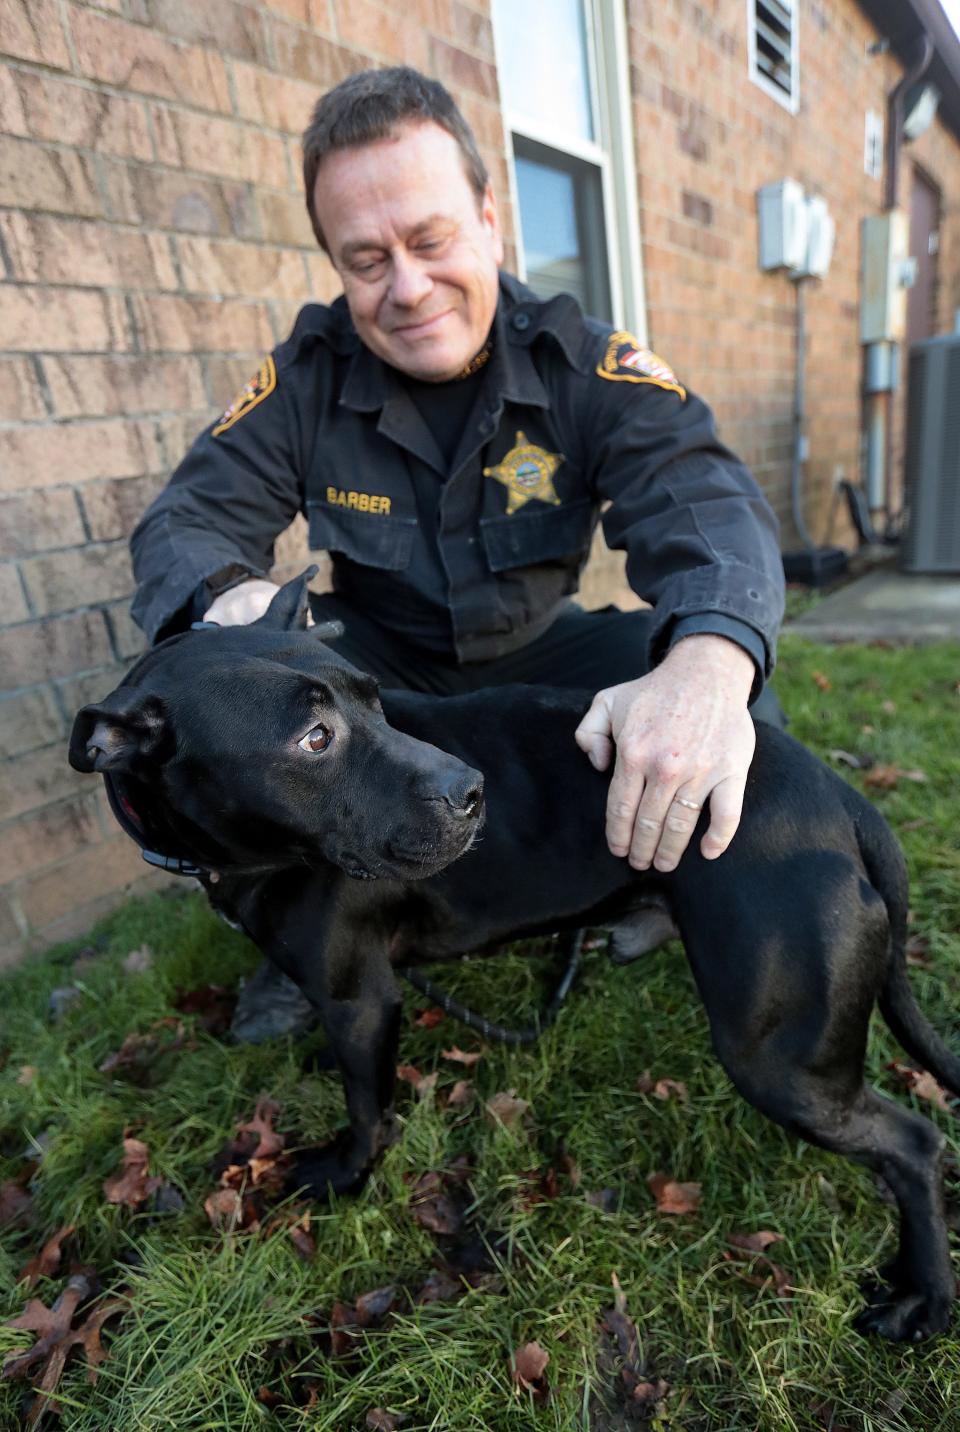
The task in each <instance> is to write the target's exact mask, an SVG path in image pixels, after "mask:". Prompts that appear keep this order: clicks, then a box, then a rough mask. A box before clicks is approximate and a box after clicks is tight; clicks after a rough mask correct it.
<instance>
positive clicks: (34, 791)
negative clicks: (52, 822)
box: [0, 633, 86, 821]
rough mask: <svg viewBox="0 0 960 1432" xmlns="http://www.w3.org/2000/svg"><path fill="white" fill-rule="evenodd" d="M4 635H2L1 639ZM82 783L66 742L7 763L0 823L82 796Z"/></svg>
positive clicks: (1, 782)
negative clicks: (71, 766)
mask: <svg viewBox="0 0 960 1432" xmlns="http://www.w3.org/2000/svg"><path fill="white" fill-rule="evenodd" d="M2 636H3V633H0V639H2ZM83 781H84V778H83V777H82V776H81V775H79V774H78V773H77V772H76V771H74V770H72V769H71V768H70V766H69V764H68V763H67V748H66V743H65V742H63V741H58V742H57V744H56V745H55V746H44V747H43V749H42V750H39V751H31V752H29V753H28V754H26V755H23V756H18V757H17V759H16V760H15V761H8V762H7V763H6V766H5V768H4V771H3V779H2V780H0V821H3V820H13V819H14V817H16V816H18V815H23V814H24V813H25V812H26V811H31V810H36V809H38V807H40V806H42V805H44V804H45V803H46V802H48V801H58V800H62V799H63V798H64V797H65V796H75V795H79V794H80V793H81V791H83V790H84V787H83ZM84 793H86V792H85V791H84Z"/></svg>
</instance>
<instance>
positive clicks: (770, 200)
mask: <svg viewBox="0 0 960 1432" xmlns="http://www.w3.org/2000/svg"><path fill="white" fill-rule="evenodd" d="M757 212H758V215H759V219H760V225H759V228H760V267H761V268H762V269H764V270H767V271H769V270H771V269H783V268H785V269H790V270H791V271H793V272H796V273H799V272H802V271H803V269H804V267H805V265H806V261H807V233H808V228H809V216H808V213H807V201H806V198H805V196H804V192H803V186H802V185H800V184H798V183H797V181H796V179H781V180H779V182H778V183H776V184H765V185H764V186H763V188H762V189H760V190H758V192H757Z"/></svg>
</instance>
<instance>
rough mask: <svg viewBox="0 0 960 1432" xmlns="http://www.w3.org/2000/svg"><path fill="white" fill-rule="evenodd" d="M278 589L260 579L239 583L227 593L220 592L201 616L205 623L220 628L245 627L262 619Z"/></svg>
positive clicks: (254, 578) (271, 583) (252, 578)
mask: <svg viewBox="0 0 960 1432" xmlns="http://www.w3.org/2000/svg"><path fill="white" fill-rule="evenodd" d="M279 590H280V588H279V587H278V586H276V585H275V583H273V582H267V581H265V580H264V579H263V578H262V577H251V578H250V580H249V581H248V582H240V583H239V585H238V586H236V587H231V588H230V590H229V592H221V593H220V595H219V597H216V598H215V599H214V601H213V602H212V603H211V605H210V606H209V607H207V610H206V611H205V612H204V614H203V619H204V621H205V622H218V623H219V625H220V626H246V625H247V624H248V623H249V622H255V621H256V620H257V618H258V617H262V616H263V614H264V612H265V611H266V610H267V607H268V606H269V605H270V603H271V602H272V601H273V599H274V597H275V596H276V595H277V593H278V592H279Z"/></svg>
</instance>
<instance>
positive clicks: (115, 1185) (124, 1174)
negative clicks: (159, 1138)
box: [103, 1139, 163, 1208]
mask: <svg viewBox="0 0 960 1432" xmlns="http://www.w3.org/2000/svg"><path fill="white" fill-rule="evenodd" d="M149 1159H150V1150H149V1149H148V1148H147V1146H146V1144H145V1143H143V1142H142V1140H140V1139H124V1141H123V1165H122V1167H121V1169H120V1172H119V1173H115V1174H114V1175H113V1176H112V1177H111V1178H108V1179H105V1180H104V1184H103V1196H104V1198H105V1199H106V1200H107V1202H108V1203H125V1204H126V1205H127V1207H128V1208H139V1207H140V1205H141V1204H142V1203H146V1201H147V1199H148V1198H149V1197H150V1196H151V1194H154V1193H156V1191H157V1189H158V1188H159V1187H160V1185H161V1184H162V1183H163V1179H162V1178H160V1177H159V1176H158V1175H156V1174H154V1175H153V1177H150V1176H149V1175H148V1173H147V1164H148V1162H149Z"/></svg>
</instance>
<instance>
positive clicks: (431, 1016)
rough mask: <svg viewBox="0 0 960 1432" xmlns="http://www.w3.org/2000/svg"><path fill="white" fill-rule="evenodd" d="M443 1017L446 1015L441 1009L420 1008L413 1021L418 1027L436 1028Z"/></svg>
mask: <svg viewBox="0 0 960 1432" xmlns="http://www.w3.org/2000/svg"><path fill="white" fill-rule="evenodd" d="M444 1019H446V1015H445V1014H444V1012H443V1010H442V1009H437V1008H433V1009H422V1010H421V1011H420V1013H419V1014H418V1015H417V1017H416V1019H415V1020H414V1021H413V1022H414V1024H415V1025H416V1026H417V1028H418V1029H436V1027H437V1025H438V1024H440V1022H441V1021H442V1020H444Z"/></svg>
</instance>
